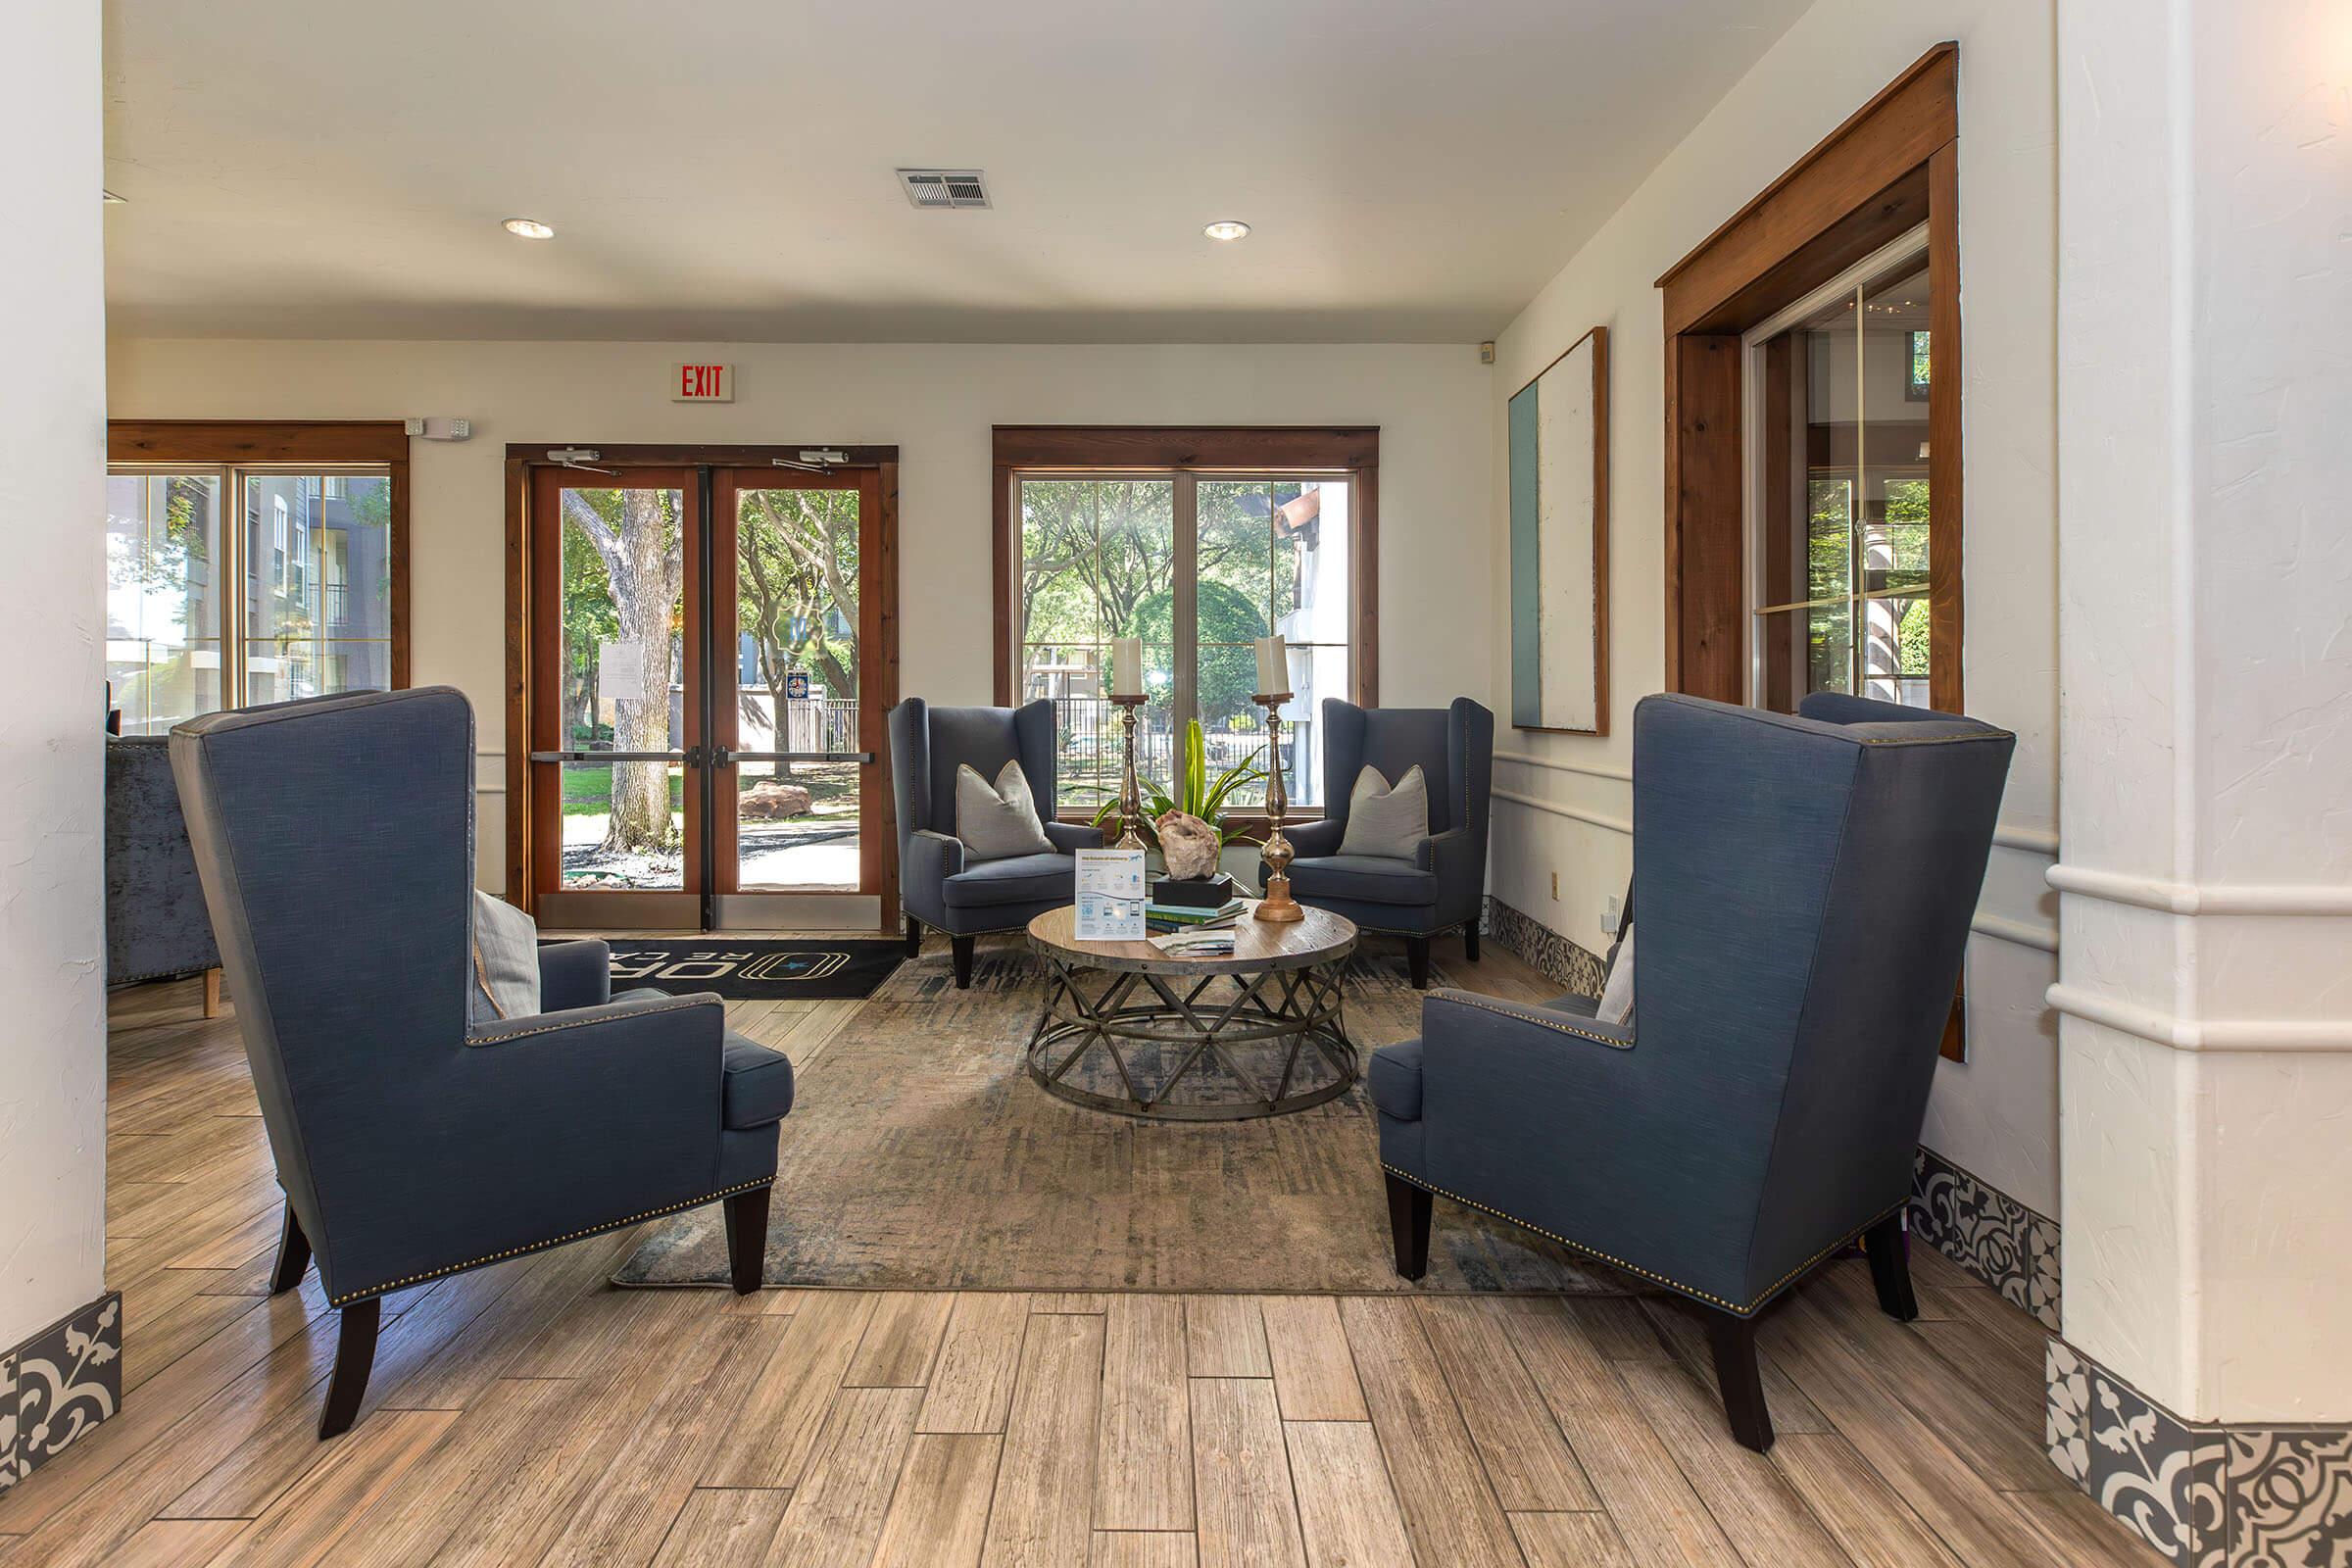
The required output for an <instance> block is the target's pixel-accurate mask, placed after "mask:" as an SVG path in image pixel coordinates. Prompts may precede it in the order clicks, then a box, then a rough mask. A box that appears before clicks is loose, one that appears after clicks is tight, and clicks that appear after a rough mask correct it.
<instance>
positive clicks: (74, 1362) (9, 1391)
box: [0, 1292, 123, 1488]
mask: <svg viewBox="0 0 2352 1568" xmlns="http://www.w3.org/2000/svg"><path fill="white" fill-rule="evenodd" d="M122 1400H123V1297H122V1294H121V1293H120V1292H110V1293H108V1294H107V1295H105V1296H102V1297H100V1298H99V1299H97V1300H95V1301H92V1302H91V1303H90V1304H89V1305H88V1306H85V1307H83V1308H82V1309H81V1310H80V1311H78V1312H73V1313H70V1314H68V1315H67V1316H65V1317H63V1318H60V1319H59V1320H58V1321H57V1322H55V1323H52V1324H51V1325H49V1327H47V1328H45V1329H43V1330H42V1331H41V1332H40V1333H38V1334H35V1335H34V1336H33V1337H32V1338H30V1339H28V1340H26V1341H25V1343H24V1344H22V1345H20V1346H18V1347H17V1348H15V1349H13V1350H11V1351H9V1352H8V1353H7V1354H6V1355H5V1356H0V1488H6V1487H10V1486H14V1485H15V1484H16V1483H17V1482H19V1481H22V1480H24V1479H25V1477H26V1476H28V1475H30V1474H32V1472H33V1471H35V1470H38V1469H39V1468H40V1467H41V1466H42V1465H44V1464H46V1463H48V1462H49V1461H50V1460H51V1459H54V1458H56V1457H57V1456H58V1455H59V1454H61V1453H63V1452H65V1450H66V1449H67V1448H68V1447H69V1446H72V1445H73V1441H74V1440H75V1439H76V1438H79V1437H80V1436H81V1435H82V1434H83V1433H85V1432H88V1431H89V1430H90V1429H91V1428H92V1427H95V1426H96V1425H98V1423H99V1422H101V1421H104V1420H105V1419H106V1418H107V1417H109V1416H111V1415H113V1414H114V1413H115V1409H116V1407H117V1406H118V1405H120V1404H121V1403H122Z"/></svg>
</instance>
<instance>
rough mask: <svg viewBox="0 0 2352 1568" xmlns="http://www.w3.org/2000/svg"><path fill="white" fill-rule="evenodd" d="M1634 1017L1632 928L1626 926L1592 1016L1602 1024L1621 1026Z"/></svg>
mask: <svg viewBox="0 0 2352 1568" xmlns="http://www.w3.org/2000/svg"><path fill="white" fill-rule="evenodd" d="M1633 1015H1634V928H1633V927H1632V926H1630V925H1629V926H1627V927H1626V928H1625V935H1624V936H1623V937H1621V938H1619V939H1618V942H1617V956H1616V958H1615V959H1614V960H1612V961H1611V962H1610V964H1609V978H1608V979H1607V980H1606V981H1605V982H1603V983H1602V985H1601V988H1600V1004H1599V1005H1598V1006H1595V1007H1594V1008H1593V1017H1595V1018H1597V1019H1599V1020H1600V1021H1601V1022H1602V1023H1615V1024H1622V1023H1625V1022H1627V1021H1628V1020H1629V1019H1631V1018H1632V1017H1633Z"/></svg>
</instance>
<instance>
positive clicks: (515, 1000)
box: [466, 888, 540, 1023]
mask: <svg viewBox="0 0 2352 1568" xmlns="http://www.w3.org/2000/svg"><path fill="white" fill-rule="evenodd" d="M539 1010H540V1009H539V922H538V921H536V920H534V919H532V918H531V917H530V916H529V915H527V914H525V913H523V912H522V911H521V910H520V909H517V908H516V907H515V906H513V905H512V904H509V903H508V902H507V901H506V900H504V899H494V898H492V897H491V896H490V895H489V894H487V893H484V892H482V891H481V890H480V889H479V888H476V889H475V890H474V894H473V984H472V985H470V986H468V987H466V1022H467V1023H496V1022H497V1021H498V1020H499V1019H501V1018H528V1017H530V1016H532V1015H533V1014H535V1013H537V1012H538V1011H539Z"/></svg>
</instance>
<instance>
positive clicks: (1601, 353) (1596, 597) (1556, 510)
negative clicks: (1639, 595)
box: [1508, 326, 1609, 735]
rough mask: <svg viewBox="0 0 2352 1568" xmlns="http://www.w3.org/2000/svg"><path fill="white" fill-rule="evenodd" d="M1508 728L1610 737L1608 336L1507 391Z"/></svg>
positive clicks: (1585, 340) (1585, 343)
mask: <svg viewBox="0 0 2352 1568" xmlns="http://www.w3.org/2000/svg"><path fill="white" fill-rule="evenodd" d="M1508 423H1509V440H1510V463H1511V475H1510V478H1511V723H1512V724H1513V725H1514V726H1515V727H1517V728H1519V729H1541V730H1557V731H1560V732H1563V733H1566V734H1572V735H1606V734H1607V733H1608V732H1609V329H1608V328H1607V327H1605V326H1596V327H1594V328H1593V330H1592V331H1590V332H1587V333H1586V334H1585V335H1584V336H1583V337H1581V338H1578V339H1577V340H1576V342H1575V343H1573V344H1571V345H1570V346H1569V348H1568V350H1567V352H1566V353H1564V354H1562V355H1561V356H1560V357H1559V358H1558V359H1556V360H1554V361H1552V362H1551V364H1550V365H1548V366H1546V367H1545V368H1544V370H1543V371H1542V372H1541V373H1540V374H1538V375H1537V376H1536V378H1535V379H1534V380H1532V381H1530V382H1528V383H1527V385H1525V386H1523V387H1521V388H1520V389H1519V390H1518V391H1517V392H1515V393H1513V394H1512V395H1511V402H1510V411H1509V420H1508Z"/></svg>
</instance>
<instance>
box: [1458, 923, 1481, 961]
mask: <svg viewBox="0 0 2352 1568" xmlns="http://www.w3.org/2000/svg"><path fill="white" fill-rule="evenodd" d="M1462 956H1463V957H1465V958H1468V959H1469V960H1470V961H1471V962H1472V963H1476V962H1477V961H1478V927H1476V926H1474V925H1466V926H1464V927H1462Z"/></svg>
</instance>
